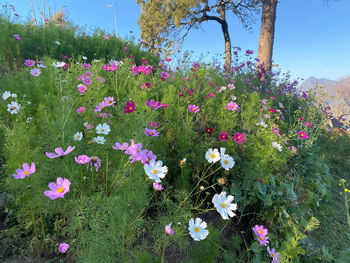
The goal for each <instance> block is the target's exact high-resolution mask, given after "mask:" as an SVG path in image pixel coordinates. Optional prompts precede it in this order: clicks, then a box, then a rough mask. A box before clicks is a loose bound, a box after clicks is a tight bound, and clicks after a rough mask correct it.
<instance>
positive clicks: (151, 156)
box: [141, 151, 157, 164]
mask: <svg viewBox="0 0 350 263" xmlns="http://www.w3.org/2000/svg"><path fill="white" fill-rule="evenodd" d="M156 159H157V156H156V155H154V154H153V152H152V151H147V153H146V154H145V158H144V159H142V160H141V162H142V164H146V163H147V164H149V162H150V161H151V160H156Z"/></svg>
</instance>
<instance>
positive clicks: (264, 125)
mask: <svg viewBox="0 0 350 263" xmlns="http://www.w3.org/2000/svg"><path fill="white" fill-rule="evenodd" d="M255 125H260V126H263V127H264V128H266V127H267V124H266V122H265V121H264V120H263V119H262V118H259V122H258V123H256V124H255Z"/></svg>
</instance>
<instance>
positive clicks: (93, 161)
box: [87, 156, 101, 172]
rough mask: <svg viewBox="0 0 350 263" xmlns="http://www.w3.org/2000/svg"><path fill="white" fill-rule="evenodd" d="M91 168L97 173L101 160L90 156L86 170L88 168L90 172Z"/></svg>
mask: <svg viewBox="0 0 350 263" xmlns="http://www.w3.org/2000/svg"><path fill="white" fill-rule="evenodd" d="M92 166H94V167H95V169H96V172H97V171H98V169H100V168H101V159H100V158H98V157H97V156H92V157H91V158H90V162H89V163H88V167H87V168H88V169H89V167H90V171H92Z"/></svg>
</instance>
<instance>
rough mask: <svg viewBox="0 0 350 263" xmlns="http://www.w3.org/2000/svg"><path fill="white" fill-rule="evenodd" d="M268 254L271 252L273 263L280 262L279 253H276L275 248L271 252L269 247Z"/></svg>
mask: <svg viewBox="0 0 350 263" xmlns="http://www.w3.org/2000/svg"><path fill="white" fill-rule="evenodd" d="M267 252H269V254H270V256H271V257H272V263H279V262H280V257H279V253H278V252H276V250H275V249H274V248H273V249H271V250H270V247H267Z"/></svg>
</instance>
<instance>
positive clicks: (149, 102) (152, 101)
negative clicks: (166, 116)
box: [146, 100, 162, 109]
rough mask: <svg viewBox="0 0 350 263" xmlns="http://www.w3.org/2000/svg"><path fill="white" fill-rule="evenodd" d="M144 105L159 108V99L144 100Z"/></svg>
mask: <svg viewBox="0 0 350 263" xmlns="http://www.w3.org/2000/svg"><path fill="white" fill-rule="evenodd" d="M146 105H147V106H148V107H150V108H151V109H159V108H161V107H162V106H161V105H160V102H159V101H154V100H150V101H148V100H146Z"/></svg>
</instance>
